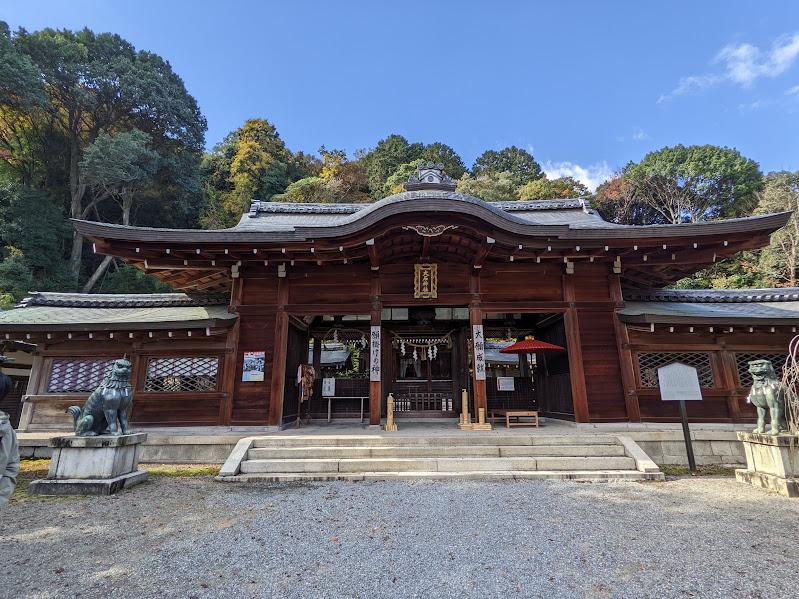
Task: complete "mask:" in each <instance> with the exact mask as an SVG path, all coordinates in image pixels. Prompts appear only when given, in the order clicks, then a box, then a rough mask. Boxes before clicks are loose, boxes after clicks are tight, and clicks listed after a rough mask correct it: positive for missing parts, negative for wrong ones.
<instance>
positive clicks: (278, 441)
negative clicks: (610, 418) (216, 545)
mask: <svg viewBox="0 0 799 599" xmlns="http://www.w3.org/2000/svg"><path fill="white" fill-rule="evenodd" d="M617 444H618V439H617V438H616V437H614V436H610V435H544V434H542V435H533V436H531V435H521V434H518V435H507V434H505V435H503V434H494V433H487V434H479V433H476V434H462V435H458V436H454V435H453V436H441V437H439V436H429V437H403V436H401V435H391V434H387V435H324V436H321V435H270V436H264V437H258V438H256V439H253V447H254V448H266V447H309V446H313V447H322V446H324V447H442V446H443V447H460V446H476V445H483V446H485V445H487V446H506V445H513V446H516V445H617Z"/></svg>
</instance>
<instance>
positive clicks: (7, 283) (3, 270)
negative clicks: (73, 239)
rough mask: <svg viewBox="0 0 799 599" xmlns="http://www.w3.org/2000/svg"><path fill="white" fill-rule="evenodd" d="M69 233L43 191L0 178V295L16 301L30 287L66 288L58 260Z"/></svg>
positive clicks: (67, 273) (68, 281)
mask: <svg viewBox="0 0 799 599" xmlns="http://www.w3.org/2000/svg"><path fill="white" fill-rule="evenodd" d="M69 233H70V231H69V228H68V226H67V223H66V221H65V220H64V218H63V215H62V213H61V209H60V207H59V206H58V204H57V203H56V202H54V201H53V199H52V198H51V197H50V196H49V195H48V194H47V193H45V192H43V191H39V190H33V189H31V188H29V187H27V186H25V185H23V184H21V183H18V182H12V181H9V180H8V179H7V178H6V179H0V242H1V243H2V249H0V257H1V258H2V259H1V260H0V294H9V295H11V296H12V297H13V298H14V300H20V299H22V297H24V295H25V294H26V293H27V292H28V291H32V290H34V289H39V290H43V291H48V290H49V291H60V290H65V289H70V288H71V285H72V278H71V273H70V271H69V268H68V266H67V264H66V262H64V261H63V260H59V259H58V257H59V256H61V255H62V254H63V252H64V246H65V244H66V243H67V240H68V239H69Z"/></svg>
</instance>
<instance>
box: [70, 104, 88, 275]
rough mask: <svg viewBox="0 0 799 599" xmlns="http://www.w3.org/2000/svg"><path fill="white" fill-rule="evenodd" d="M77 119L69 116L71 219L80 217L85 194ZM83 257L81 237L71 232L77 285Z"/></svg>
mask: <svg viewBox="0 0 799 599" xmlns="http://www.w3.org/2000/svg"><path fill="white" fill-rule="evenodd" d="M78 119H79V117H78V116H77V115H74V114H70V116H69V195H70V216H71V217H72V218H80V217H81V212H82V210H81V207H82V206H83V195H84V194H85V193H86V186H85V185H84V184H82V183H81V181H80V169H79V167H78V162H79V160H80V143H79V140H78V131H77V121H78ZM82 257H83V236H82V235H80V234H79V233H78V232H77V231H74V232H73V237H72V251H71V253H70V256H69V264H70V268H71V269H72V273H73V275H74V276H75V283H76V284H77V281H78V277H79V276H80V263H81V258H82Z"/></svg>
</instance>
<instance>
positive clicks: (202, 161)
mask: <svg viewBox="0 0 799 599" xmlns="http://www.w3.org/2000/svg"><path fill="white" fill-rule="evenodd" d="M264 111H265V113H268V106H265V107H264ZM205 130H206V121H205V118H204V117H203V115H202V113H201V111H200V109H199V106H198V104H197V101H196V100H195V98H194V97H192V95H191V94H190V93H189V91H188V90H187V89H186V87H185V85H184V83H183V81H182V79H181V78H180V76H179V75H178V74H177V73H175V72H174V71H173V70H172V67H171V66H170V64H169V62H168V61H167V60H166V59H165V58H162V57H160V56H158V55H156V54H153V53H151V52H148V51H146V50H139V49H136V48H134V47H133V45H131V44H130V43H129V42H127V41H126V40H124V39H122V38H121V37H119V36H118V35H113V34H108V33H103V34H95V33H93V32H91V31H89V30H83V31H76V32H73V31H66V30H51V29H45V30H42V31H37V32H32V33H31V32H27V31H25V30H19V31H16V32H10V31H9V29H8V27H7V26H6V25H5V24H3V23H0V246H1V249H0V305H2V306H4V307H8V306H11V305H13V304H14V303H15V302H16V301H18V300H19V299H20V298H22V297H23V296H24V295H25V293H26V292H27V291H29V290H68V291H81V290H82V291H86V292H89V291H95V292H110V293H115V292H131V291H155V290H161V289H168V288H165V286H164V285H162V284H161V283H158V282H157V281H155V280H154V279H152V278H150V277H147V276H145V275H143V274H142V273H141V272H139V271H137V270H135V269H131V268H128V267H126V266H124V265H123V264H120V263H117V261H115V260H113V259H111V258H105V259H104V258H102V257H100V256H95V255H94V254H93V253H92V252H91V247H90V246H89V245H88V244H87V243H85V241H84V240H83V239H81V238H80V237H79V236H76V235H75V233H74V231H73V230H72V227H71V226H70V223H69V219H70V218H77V219H90V220H100V221H106V222H113V223H121V224H133V225H142V226H153V227H187V228H191V227H198V228H199V227H205V228H219V227H228V226H232V225H234V224H235V223H236V222H238V220H239V218H240V215H241V214H242V213H243V212H245V211H246V210H247V208H248V206H249V203H250V201H251V200H252V199H254V198H257V199H261V200H271V201H289V202H372V201H376V200H379V199H381V198H383V197H386V196H387V195H390V194H392V193H396V192H397V191H399V190H401V186H402V183H403V182H404V181H406V180H407V178H408V176H409V175H410V174H411V173H412V172H413V171H414V170H415V168H416V166H417V165H418V164H419V163H420V162H422V161H434V162H438V163H443V164H444V165H445V169H446V171H447V173H448V174H449V175H450V176H452V177H453V178H454V179H456V180H457V187H458V190H459V191H461V192H463V193H469V194H473V195H476V196H479V197H481V198H483V199H485V200H508V199H520V200H529V199H549V198H566V197H576V196H580V197H588V198H590V199H591V201H593V202H594V205H595V206H596V207H597V208H598V209H599V210H600V212H601V213H602V214H603V215H604V216H605V217H606V218H607V219H609V220H613V221H616V222H621V223H630V224H653V223H679V222H688V221H699V220H707V219H714V218H729V217H740V216H746V215H750V214H754V213H765V212H775V211H781V210H795V209H796V208H797V207H799V206H798V204H799V171H797V172H774V173H769V174H767V175H765V176H764V175H763V173H762V172H761V170H760V167H759V165H758V163H757V162H756V161H755V160H753V159H751V158H747V157H745V156H742V155H741V154H740V153H739V152H738V151H737V150H734V149H730V148H721V147H716V146H710V145H704V146H675V147H667V148H663V149H661V150H658V151H655V152H650V153H648V154H646V155H645V156H643V157H642V159H641V160H640V161H639V162H637V163H633V162H631V163H629V164H627V165H626V166H624V167H623V168H622V169H620V170H619V172H618V173H617V174H616V176H615V177H614V178H612V179H611V180H609V181H607V182H605V183H603V184H602V185H601V186H600V187H599V189H598V190H596V193H594V194H592V193H591V191H592V190H589V189H587V188H586V187H585V186H584V185H583V184H582V183H580V182H579V181H576V180H574V179H572V178H569V177H564V178H558V179H554V180H552V179H548V178H547V177H546V175H545V174H544V172H543V171H542V168H541V165H540V164H539V163H538V162H537V161H536V159H535V158H534V157H533V156H532V155H531V154H530V153H529V152H527V151H525V150H523V149H520V148H517V147H513V146H511V147H507V148H504V149H501V150H494V149H490V150H486V151H485V152H483V154H481V155H480V156H479V157H478V158H477V159H476V160H475V161H474V163H473V164H471V165H470V166H468V167H467V165H466V164H465V163H464V161H463V159H462V158H461V157H460V156H459V155H458V153H457V152H456V151H455V149H453V148H452V147H450V146H448V145H447V144H445V143H443V142H434V143H421V142H418V141H412V140H411V141H409V140H407V139H406V138H404V137H403V136H401V135H396V134H393V135H387V136H386V137H385V138H384V139H381V140H378V141H376V143H374V145H373V146H371V147H368V148H364V149H358V148H347V149H344V148H332V147H331V148H328V147H326V146H324V145H323V146H321V147H320V148H319V150H318V152H317V153H316V154H314V155H310V154H307V153H304V152H301V151H295V150H292V149H291V148H288V147H287V146H286V144H285V142H284V141H283V140H282V139H281V137H280V135H279V132H278V131H277V129H276V128H275V126H274V125H273V124H272V123H270V122H269V121H268V120H267V119H252V120H248V121H247V122H245V123H243V124H242V126H241V127H240V128H239V129H237V130H235V131H232V132H231V133H230V134H228V135H227V136H226V137H225V139H224V140H223V141H222V142H221V143H219V144H218V145H217V146H215V147H214V148H213V150H212V151H210V152H208V153H206V152H205V151H204V148H205ZM798 259H799V229H798V228H797V224H796V219H795V218H794V219H792V220H791V223H790V224H789V226H788V227H786V228H785V229H784V230H782V231H780V232H779V233H777V234H776V235H775V236H774V239H773V243H772V245H771V247H769V248H767V249H766V250H763V251H762V252H757V253H748V254H746V255H743V256H740V257H738V259H736V260H731V261H728V262H726V263H722V264H719V265H717V266H715V267H714V268H712V269H710V270H709V271H706V272H703V273H700V274H699V275H697V276H695V277H692V278H691V279H689V280H686V281H683V282H681V285H684V286H701V287H708V286H717V287H737V286H772V285H795V284H796V272H797V260H798Z"/></svg>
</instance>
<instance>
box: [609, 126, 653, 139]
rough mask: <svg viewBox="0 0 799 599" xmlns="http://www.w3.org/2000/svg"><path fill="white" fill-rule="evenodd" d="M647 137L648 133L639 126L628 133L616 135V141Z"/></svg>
mask: <svg viewBox="0 0 799 599" xmlns="http://www.w3.org/2000/svg"><path fill="white" fill-rule="evenodd" d="M645 139H649V134H648V133H647V132H646V131H644V130H643V129H641V128H640V127H639V128H638V129H636V130H635V131H633V132H632V133H631V134H630V135H617V136H616V141H619V142H622V141H628V140H629V141H644V140H645Z"/></svg>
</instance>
